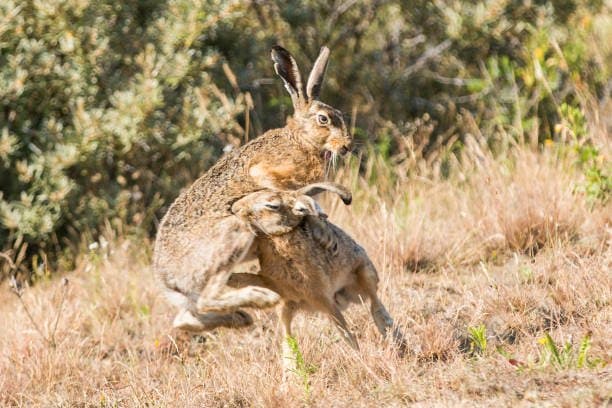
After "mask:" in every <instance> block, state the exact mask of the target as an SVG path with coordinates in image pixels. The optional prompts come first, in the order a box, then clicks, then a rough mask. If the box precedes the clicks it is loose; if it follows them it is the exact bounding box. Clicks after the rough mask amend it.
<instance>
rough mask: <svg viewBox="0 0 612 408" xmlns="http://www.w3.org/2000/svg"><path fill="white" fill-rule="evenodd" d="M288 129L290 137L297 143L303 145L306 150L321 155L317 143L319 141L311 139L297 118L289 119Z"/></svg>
mask: <svg viewBox="0 0 612 408" xmlns="http://www.w3.org/2000/svg"><path fill="white" fill-rule="evenodd" d="M286 129H288V130H289V135H290V137H291V139H292V140H293V141H294V142H295V143H297V144H299V145H301V146H302V148H304V149H305V150H312V151H313V152H315V153H316V154H318V153H319V150H320V146H319V143H317V141H316V140H314V139H313V138H311V137H309V134H308V131H307V130H306V129H305V128H304V126H303V124H300V123H299V121H298V120H297V119H296V118H294V117H289V118H288V119H287V126H286Z"/></svg>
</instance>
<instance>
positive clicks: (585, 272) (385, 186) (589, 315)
mask: <svg viewBox="0 0 612 408" xmlns="http://www.w3.org/2000/svg"><path fill="white" fill-rule="evenodd" d="M604 134H605V133H604ZM602 143H603V145H602V146H601V148H602V152H603V153H602V154H604V157H607V155H606V154H607V147H606V143H607V141H606V138H605V137H604V138H602ZM570 161H571V157H569V158H568V157H565V158H564V156H563V155H560V154H559V152H558V151H557V150H555V146H548V147H545V148H543V149H540V150H535V149H532V148H529V147H525V146H519V147H515V148H513V149H509V150H508V152H507V153H505V154H502V155H501V156H499V157H497V158H495V159H494V158H493V157H492V155H491V154H490V153H488V150H485V149H482V148H481V147H480V146H479V144H478V143H477V142H476V141H475V140H472V139H470V141H469V142H468V143H467V148H466V149H465V152H464V153H463V155H462V156H460V157H459V160H457V161H456V162H454V164H453V166H454V171H453V172H452V174H453V176H452V177H450V178H446V179H444V178H443V177H441V176H439V175H437V173H436V171H433V172H432V173H430V174H420V175H418V174H419V173H418V172H415V171H412V172H408V171H406V172H403V171H401V169H402V163H400V162H397V163H392V164H393V165H392V166H389V163H385V162H383V161H382V159H380V158H371V159H369V160H368V161H367V162H366V163H365V164H364V165H362V170H363V171H362V175H357V172H356V171H354V168H355V167H356V166H352V165H351V164H349V165H347V166H346V167H345V169H344V170H343V171H341V172H340V175H339V178H340V180H341V181H343V182H344V183H345V184H347V185H351V186H352V188H353V190H354V192H355V195H354V205H353V206H351V207H343V206H342V204H341V203H339V202H337V200H333V199H332V198H331V197H326V198H325V199H324V200H323V204H324V206H325V207H326V208H327V209H328V210H329V213H330V218H331V219H332V220H334V221H335V222H336V223H338V224H339V225H341V226H343V227H344V228H346V229H347V230H348V231H350V233H351V234H352V235H353V236H354V237H356V239H357V240H358V241H359V242H360V243H362V244H363V246H364V247H365V248H366V249H367V250H368V252H369V254H370V256H371V257H372V259H373V261H374V262H375V264H376V265H377V266H378V268H379V273H380V275H381V281H382V282H381V295H382V296H381V297H382V300H383V302H384V303H385V304H386V305H387V306H388V309H389V310H390V312H391V314H392V315H393V316H394V317H395V318H396V321H397V324H398V325H400V326H401V327H402V328H403V330H404V332H405V334H406V336H407V338H408V341H409V345H410V349H409V352H408V353H407V355H405V356H404V357H398V356H397V354H396V353H395V351H394V349H393V346H392V345H390V344H388V343H387V342H385V341H384V340H382V339H381V338H380V337H379V335H378V333H377V332H376V330H375V327H374V324H373V323H372V322H371V321H370V317H369V314H368V310H367V307H365V306H363V307H353V308H352V309H350V310H348V311H347V313H346V316H347V318H348V319H349V321H350V323H351V325H352V326H353V329H354V330H355V331H356V332H357V333H358V338H359V342H360V344H361V351H359V352H355V351H353V350H351V349H349V348H347V346H346V345H345V344H344V342H342V341H341V340H340V338H339V337H338V334H337V333H336V332H335V331H334V329H333V327H332V325H331V324H330V323H329V322H328V321H327V320H326V319H324V318H322V317H320V316H313V315H300V316H299V317H298V318H297V319H296V322H295V324H294V326H295V331H296V333H297V340H298V343H299V346H300V349H301V355H302V356H303V358H304V360H305V365H306V367H305V368H304V369H303V370H301V371H300V372H299V373H296V375H295V377H294V378H292V379H291V380H290V382H289V383H288V384H284V385H283V384H281V378H282V369H281V360H280V356H279V350H280V347H279V345H280V342H281V341H282V339H281V338H280V334H279V333H280V330H278V321H277V318H276V315H275V313H274V311H273V310H264V311H254V312H253V315H254V317H255V318H256V323H255V324H254V326H252V327H251V328H248V329H244V330H239V331H238V330H229V329H220V330H218V331H214V332H210V333H204V334H202V335H201V336H193V337H192V336H188V335H186V334H182V333H178V332H175V331H172V330H171V319H172V317H173V313H172V310H171V309H170V308H169V307H168V306H167V305H166V304H165V302H164V300H163V299H162V298H161V296H160V295H159V293H158V290H157V288H156V286H155V283H154V280H153V275H152V273H151V270H150V267H149V259H150V245H149V243H148V242H143V241H142V240H138V239H136V238H130V237H115V236H113V235H112V234H111V233H108V234H107V236H106V241H108V242H110V244H108V245H105V241H104V242H102V243H99V244H98V248H95V249H90V250H88V251H85V252H88V253H87V254H86V255H84V256H83V257H82V260H81V261H80V266H79V268H78V270H76V271H75V272H73V273H70V274H68V275H66V277H67V278H68V279H69V283H67V284H64V283H62V281H61V280H60V279H58V278H53V279H50V280H49V281H47V282H41V283H40V284H39V285H37V286H36V287H33V288H26V289H25V290H23V294H22V297H21V299H19V298H18V297H17V296H15V294H14V293H11V292H10V291H9V290H8V289H6V288H3V290H2V292H1V294H0V296H1V298H2V299H1V303H0V304H1V306H0V307H1V308H2V310H1V313H2V315H3V321H4V323H3V330H2V331H1V332H0V370H1V373H2V375H1V376H0V403H1V404H2V405H21V406H94V405H99V406H145V405H146V406H206V407H208V406H301V405H307V406H310V405H312V406H321V407H327V406H402V405H409V404H415V405H421V406H432V405H437V406H474V405H482V406H510V405H518V406H531V405H538V406H541V405H550V406H568V407H569V406H606V405H608V404H609V403H610V398H611V395H612V385H611V384H612V382H611V381H610V379H611V376H610V374H611V372H610V367H609V364H608V363H609V361H610V358H611V357H612V354H611V353H610V350H611V349H612V348H611V345H612V344H611V343H612V342H611V340H610V333H611V332H612V321H611V319H612V313H611V312H612V311H611V307H610V301H611V299H612V296H611V295H612V293H611V292H612V282H611V274H610V267H611V265H610V263H611V261H612V250H611V248H610V238H611V237H610V217H611V212H610V205H609V203H608V204H606V203H601V202H599V203H595V204H592V203H590V202H589V201H588V200H587V197H586V196H585V195H584V194H582V193H580V192H579V189H578V188H577V186H580V185H581V183H583V182H584V180H583V176H582V175H581V172H579V171H576V170H575V169H574V170H572V168H573V167H572V166H571V165H570V164H569V162H570ZM429 166H430V168H432V169H436V168H437V167H436V166H437V164H436V163H429ZM418 167H419V166H413V167H412V169H414V168H418ZM421 167H423V166H421ZM390 168H395V169H396V170H395V171H394V172H392V171H391V170H389V169H390ZM398 169H399V170H398ZM407 174H412V175H410V176H409V175H407ZM26 308H27V311H26ZM28 313H29V314H31V316H32V318H33V320H34V321H35V322H36V325H37V326H38V328H36V327H35V326H34V324H33V323H32V322H31V321H30V319H29V317H28ZM58 316H59V321H58V323H57V328H56V329H55V325H56V320H57V317H58ZM481 325H484V327H485V329H484V330H485V331H484V332H482V327H481ZM479 326H480V329H479ZM357 328H360V329H361V328H363V331H361V332H359V331H358V330H357ZM478 330H480V331H481V333H482V334H483V335H484V336H485V337H486V339H487V344H486V347H485V346H484V345H483V344H482V343H478V341H477V340H475V339H474V337H473V335H474V333H475V332H478ZM470 332H472V337H471V336H470ZM547 333H548V334H549V335H550V338H551V339H553V341H554V342H555V344H556V345H557V346H558V349H559V350H558V351H559V353H560V356H559V358H556V357H555V356H554V355H553V354H552V352H551V349H550V347H548V348H547V343H546V334H547ZM587 336H590V337H589V338H590V339H591V343H590V348H589V349H588V350H582V352H581V343H582V345H583V346H584V345H585V344H586V342H585V338H586V337H587ZM566 343H567V344H569V346H567V347H568V349H567V351H565V352H564V351H563V348H564V347H566V346H565V345H566ZM548 345H549V346H550V343H548ZM580 359H582V362H579V360H580Z"/></svg>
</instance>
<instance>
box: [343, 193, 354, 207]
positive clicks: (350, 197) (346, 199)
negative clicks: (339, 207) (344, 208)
mask: <svg viewBox="0 0 612 408" xmlns="http://www.w3.org/2000/svg"><path fill="white" fill-rule="evenodd" d="M342 202H343V203H344V204H345V205H351V203H352V202H353V195H352V194H349V195H346V196H344V197H342Z"/></svg>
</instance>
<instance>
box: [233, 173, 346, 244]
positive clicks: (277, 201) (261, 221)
mask: <svg viewBox="0 0 612 408" xmlns="http://www.w3.org/2000/svg"><path fill="white" fill-rule="evenodd" d="M323 191H330V192H333V193H336V194H338V195H339V196H340V198H341V199H342V201H343V202H344V203H345V204H347V205H348V204H350V203H351V200H352V196H351V192H350V191H349V190H347V189H346V188H345V187H344V186H341V185H340V184H336V183H315V184H310V185H308V186H306V187H303V188H301V189H299V190H295V191H276V190H261V191H257V192H255V193H251V194H248V195H246V196H244V197H242V198H241V199H240V200H238V201H236V202H235V203H234V204H233V205H232V213H233V214H234V215H236V216H238V217H239V218H241V219H242V220H243V221H244V222H245V223H247V224H249V225H251V226H252V227H253V228H255V229H256V230H258V231H260V232H262V233H264V234H266V235H282V234H286V233H287V232H290V231H291V230H292V229H294V228H295V227H296V226H297V225H298V224H300V223H301V222H302V220H303V218H304V217H305V216H307V215H311V216H315V217H322V218H326V217H327V215H326V214H325V213H324V212H323V210H322V209H321V207H320V206H319V204H317V202H316V201H315V200H314V198H312V196H313V195H316V194H318V193H321V192H323Z"/></svg>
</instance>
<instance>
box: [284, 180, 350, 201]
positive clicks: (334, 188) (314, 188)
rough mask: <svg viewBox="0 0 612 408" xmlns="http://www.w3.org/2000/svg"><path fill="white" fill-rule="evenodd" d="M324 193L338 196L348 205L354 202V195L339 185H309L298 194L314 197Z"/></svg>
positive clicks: (327, 183)
mask: <svg viewBox="0 0 612 408" xmlns="http://www.w3.org/2000/svg"><path fill="white" fill-rule="evenodd" d="M324 191H329V192H330V193H336V194H338V195H339V196H340V198H341V199H342V202H343V203H344V204H346V205H349V204H350V203H351V202H352V201H353V195H352V194H351V192H350V190H349V189H347V188H346V187H344V186H343V185H342V184H338V183H330V182H323V183H314V184H309V185H307V186H305V187H302V188H300V189H299V190H297V191H296V192H297V193H298V194H303V195H308V196H313V195H317V194H319V193H322V192H324Z"/></svg>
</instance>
